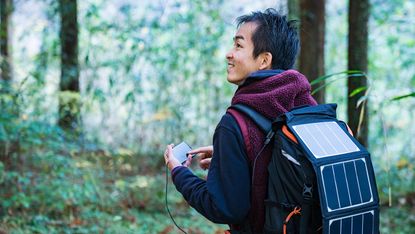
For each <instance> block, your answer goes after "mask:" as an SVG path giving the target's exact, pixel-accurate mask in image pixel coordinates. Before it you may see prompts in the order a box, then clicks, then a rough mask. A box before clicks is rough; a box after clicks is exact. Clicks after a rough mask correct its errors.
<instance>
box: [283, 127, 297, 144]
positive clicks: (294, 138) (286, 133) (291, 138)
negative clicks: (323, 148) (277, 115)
mask: <svg viewBox="0 0 415 234" xmlns="http://www.w3.org/2000/svg"><path fill="white" fill-rule="evenodd" d="M282 133H284V135H285V136H286V137H288V139H290V140H292V141H294V142H295V143H296V144H298V141H297V138H296V137H295V136H294V134H292V133H291V132H290V130H288V128H287V125H283V126H282Z"/></svg>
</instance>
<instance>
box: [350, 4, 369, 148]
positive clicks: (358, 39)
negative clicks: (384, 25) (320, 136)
mask: <svg viewBox="0 0 415 234" xmlns="http://www.w3.org/2000/svg"><path fill="white" fill-rule="evenodd" d="M368 20H369V1H368V0H350V2H349V41H348V43H349V45H348V69H349V70H359V71H362V72H363V73H364V74H366V72H367V43H368ZM366 86H367V78H366V76H364V77H357V78H349V79H348V80H347V88H348V89H347V94H348V97H349V96H350V94H351V93H352V92H353V91H354V90H356V89H357V88H360V87H366ZM364 95H365V94H364V92H360V93H358V94H357V95H354V96H353V97H349V98H348V103H347V117H348V121H349V126H350V128H351V129H352V131H353V132H355V134H356V136H357V139H358V140H359V142H360V143H362V144H363V145H364V146H367V145H368V123H369V119H368V110H367V106H368V105H367V102H366V101H365V102H363V103H362V104H361V105H360V106H358V107H357V103H358V101H359V99H360V98H361V97H362V96H364ZM366 100H367V99H366ZM359 122H360V124H359Z"/></svg>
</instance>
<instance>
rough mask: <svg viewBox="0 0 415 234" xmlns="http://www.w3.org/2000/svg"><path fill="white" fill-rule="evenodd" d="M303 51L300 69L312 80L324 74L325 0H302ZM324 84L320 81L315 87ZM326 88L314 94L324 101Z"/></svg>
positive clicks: (320, 100)
mask: <svg viewBox="0 0 415 234" xmlns="http://www.w3.org/2000/svg"><path fill="white" fill-rule="evenodd" d="M300 21H301V29H300V37H301V51H300V58H299V68H300V69H299V70H300V72H302V73H303V74H304V75H305V76H306V77H307V78H308V79H309V80H310V81H313V80H315V79H317V78H318V77H319V76H322V75H324V33H325V0H300ZM322 85H324V83H323V82H320V83H318V84H316V85H315V86H313V89H315V88H317V87H319V86H322ZM324 93H325V92H324V88H322V89H320V90H319V91H318V92H316V93H315V94H314V95H313V96H314V98H315V99H316V100H317V102H319V103H324V102H325V98H324Z"/></svg>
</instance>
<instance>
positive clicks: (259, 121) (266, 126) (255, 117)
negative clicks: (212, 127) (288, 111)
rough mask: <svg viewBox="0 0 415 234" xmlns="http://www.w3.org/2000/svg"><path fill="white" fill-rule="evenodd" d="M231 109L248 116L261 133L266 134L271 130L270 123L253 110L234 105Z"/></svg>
mask: <svg viewBox="0 0 415 234" xmlns="http://www.w3.org/2000/svg"><path fill="white" fill-rule="evenodd" d="M230 108H231V109H234V110H237V111H239V112H241V113H243V114H245V115H246V116H248V117H249V118H250V119H251V120H252V121H254V123H255V124H256V125H257V126H258V127H259V128H260V129H261V131H262V132H263V133H265V134H267V133H268V132H269V131H270V130H271V128H272V121H271V120H269V119H267V118H266V117H265V116H263V115H262V114H260V113H258V112H257V111H256V110H254V109H253V108H251V107H249V106H247V105H244V104H235V105H232V106H231V107H230Z"/></svg>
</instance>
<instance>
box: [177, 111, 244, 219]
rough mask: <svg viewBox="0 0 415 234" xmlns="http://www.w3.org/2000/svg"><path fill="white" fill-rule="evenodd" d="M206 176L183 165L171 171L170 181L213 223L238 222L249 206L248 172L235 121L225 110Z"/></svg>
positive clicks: (240, 136)
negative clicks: (197, 173)
mask: <svg viewBox="0 0 415 234" xmlns="http://www.w3.org/2000/svg"><path fill="white" fill-rule="evenodd" d="M213 152H214V154H213V157H212V161H211V165H210V168H209V172H208V176H207V180H206V181H205V180H203V179H200V178H199V177H197V176H195V175H194V174H193V173H192V172H191V171H190V170H189V169H188V168H186V167H177V168H175V169H174V170H173V171H172V176H173V182H174V184H175V186H176V188H177V190H178V191H179V192H180V193H181V194H182V195H183V197H184V198H185V199H186V201H187V202H188V203H189V204H190V205H191V206H192V207H193V208H195V209H196V210H197V211H198V212H199V213H201V214H202V215H203V216H205V217H206V218H207V219H209V220H211V221H212V222H215V223H226V224H237V223H241V222H242V221H244V220H245V218H246V216H247V214H248V211H249V208H250V172H249V163H248V160H247V157H246V153H245V145H244V143H243V140H242V135H241V133H240V130H239V127H238V125H237V124H236V121H235V120H234V119H233V117H231V116H230V115H229V114H226V115H225V116H224V117H223V118H222V120H221V122H220V123H219V125H218V127H217V128H216V130H215V134H214V137H213Z"/></svg>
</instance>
